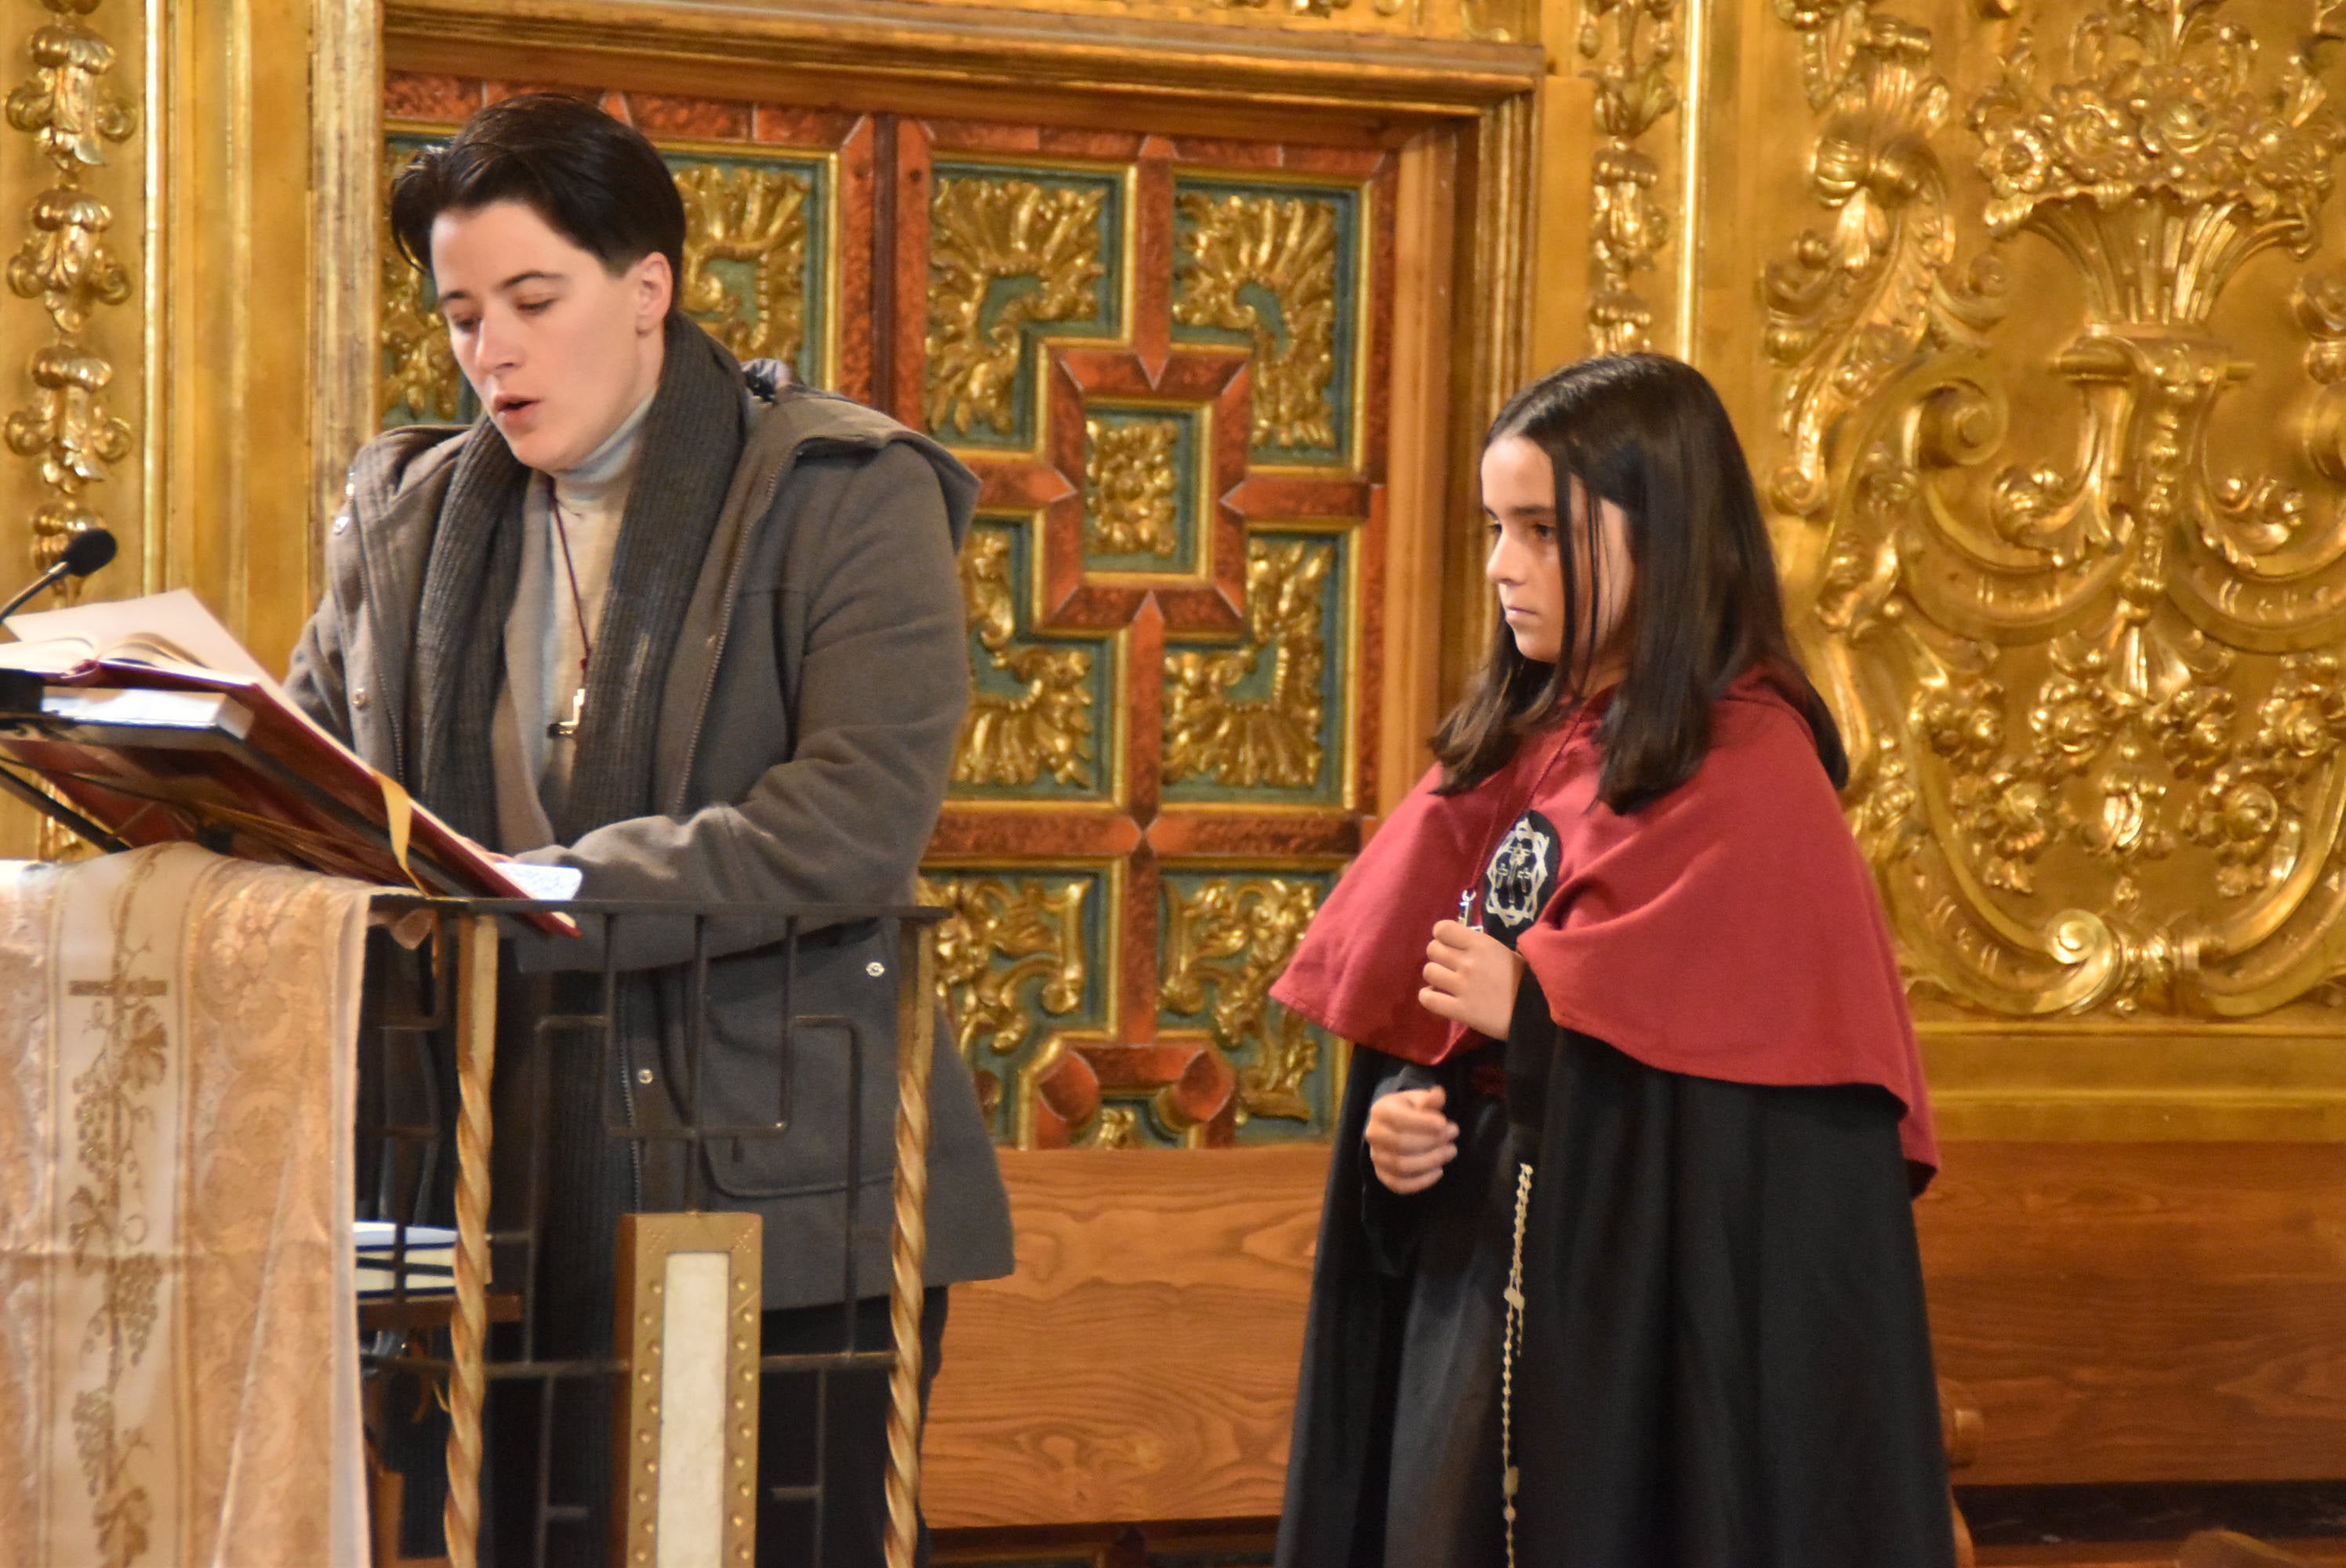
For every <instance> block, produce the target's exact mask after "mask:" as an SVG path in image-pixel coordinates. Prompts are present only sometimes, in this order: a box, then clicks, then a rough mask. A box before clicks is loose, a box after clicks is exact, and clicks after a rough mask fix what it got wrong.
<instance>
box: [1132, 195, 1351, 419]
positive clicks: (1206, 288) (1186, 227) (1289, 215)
mask: <svg viewBox="0 0 2346 1568" xmlns="http://www.w3.org/2000/svg"><path fill="white" fill-rule="evenodd" d="M1179 212H1180V216H1181V219H1182V223H1183V228H1182V230H1181V233H1180V238H1179V247H1180V258H1179V260H1178V264H1177V267H1176V271H1175V279H1176V283H1177V288H1176V291H1175V294H1174V298H1173V320H1174V321H1176V322H1178V323H1179V324H1180V325H1182V326H1185V327H1214V328H1219V329H1220V330H1222V331H1233V332H1245V333H1248V334H1250V336H1251V337H1252V338H1253V339H1254V362H1253V377H1254V443H1255V445H1256V446H1258V447H1265V446H1270V447H1287V448H1292V449H1302V450H1325V449H1328V448H1331V447H1333V446H1334V445H1335V444H1336V423H1335V407H1334V404H1333V402H1332V401H1331V398H1330V396H1329V389H1330V387H1331V385H1332V384H1333V383H1334V382H1335V377H1336V296H1337V288H1338V280H1337V276H1336V264H1337V257H1338V253H1339V250H1340V246H1339V244H1338V232H1339V230H1338V222H1337V211H1336V204H1335V203H1334V202H1332V201H1324V200H1314V199H1311V198H1308V197H1284V196H1256V195H1230V196H1217V195H1211V194H1209V193H1208V192H1205V191H1199V190H1192V191H1185V192H1183V193H1182V196H1181V199H1180V202H1179ZM1254 289H1260V290H1262V291H1263V292H1264V293H1266V294H1268V295H1269V296H1270V300H1272V301H1273V302H1274V304H1275V313H1276V316H1277V320H1276V321H1271V320H1267V319H1266V317H1265V313H1264V312H1263V311H1259V310H1257V309H1256V308H1255V306H1254V304H1253V303H1252V302H1251V301H1250V300H1249V299H1248V298H1247V294H1248V292H1249V290H1254Z"/></svg>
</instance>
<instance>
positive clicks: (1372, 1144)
mask: <svg viewBox="0 0 2346 1568" xmlns="http://www.w3.org/2000/svg"><path fill="white" fill-rule="evenodd" d="M1442 1100H1443V1094H1442V1091H1441V1089H1440V1088H1438V1087H1437V1088H1432V1089H1396V1090H1395V1091H1393V1093H1392V1094H1390V1095H1384V1096H1383V1097H1382V1098H1380V1099H1378V1100H1377V1101H1376V1102H1375V1103H1373V1104H1372V1105H1370V1106H1369V1130H1368V1132H1367V1134H1366V1135H1365V1138H1366V1142H1367V1144H1368V1145H1369V1164H1370V1165H1371V1166H1373V1167H1374V1168H1375V1170H1376V1173H1377V1179H1378V1180H1379V1181H1381V1182H1382V1183H1384V1184H1385V1186H1388V1187H1390V1188H1392V1190H1393V1191H1395V1192H1397V1193H1401V1194H1403V1195H1404V1196H1406V1195H1407V1194H1410V1193H1413V1192H1423V1191H1424V1190H1425V1189H1426V1188H1427V1187H1430V1186H1433V1184H1434V1183H1435V1182H1438V1181H1440V1180H1441V1179H1442V1167H1443V1166H1446V1165H1448V1164H1449V1163H1450V1162H1451V1161H1452V1160H1454V1159H1455V1158H1457V1157H1458V1124H1457V1123H1455V1122H1454V1121H1452V1120H1451V1119H1450V1118H1449V1117H1447V1116H1445V1115H1443V1114H1442Z"/></svg>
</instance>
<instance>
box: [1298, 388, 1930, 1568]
mask: <svg viewBox="0 0 2346 1568" xmlns="http://www.w3.org/2000/svg"><path fill="white" fill-rule="evenodd" d="M1482 491H1483V504H1484V511H1485V514H1487V517H1488V521H1489V527H1490V533H1491V548H1490V555H1489V560H1488V564H1487V565H1486V568H1485V574H1486V575H1487V576H1488V578H1489V580H1490V582H1491V584H1492V585H1493V586H1494V588H1495V589H1496V591H1497V595H1498V603H1499V609H1500V616H1501V624H1500V626H1499V627H1498V629H1497V634H1496V636H1495V638H1494V644H1493V647H1492V650H1491V654H1490V657H1489V660H1488V662H1487V663H1486V665H1485V666H1484V669H1483V670H1482V672H1481V674H1480V675H1479V676H1478V677H1477V678H1476V680H1475V682H1474V686H1473V687H1472V688H1471V690H1470V691H1469V693H1468V695H1467V696H1466V697H1465V699H1464V701H1463V702H1462V703H1461V704H1460V705H1459V707H1458V708H1457V709H1456V710H1455V711H1454V713H1452V714H1451V716H1450V717H1449V718H1448V720H1447V721H1446V722H1445V723H1444V724H1443V727H1442V729H1441V731H1440V733H1439V734H1438V735H1437V736H1436V737H1435V738H1434V752H1435V756H1436V758H1437V759H1438V762H1437V766H1436V767H1435V768H1434V769H1433V771H1432V772H1431V773H1430V774H1429V775H1428V776H1427V778H1426V779H1425V780H1424V781H1423V783H1422V784H1420V785H1419V787H1418V788H1417V789H1416V790H1415V791H1414V792H1413V794H1412V795H1411V796H1410V797H1409V798H1408V799H1406V800H1405V801H1404V802H1403V804H1402V805H1401V806H1400V807H1399V808H1398V809H1396V810H1395V811H1394V812H1393V814H1392V817H1391V818H1390V819H1389V820H1387V821H1386V822H1385V824H1384V825H1383V827H1382V829H1381V830H1379V831H1378V833H1377V835H1376V837H1375V839H1374V840H1372V843H1371V844H1370V846H1369V848H1368V849H1367V850H1365V851H1364V852H1363V853H1362V856H1361V858H1360V859H1359V860H1358V861H1356V862H1355V863H1354V865H1353V866H1352V869H1351V871H1349V872H1348V873H1347V874H1346V876H1345V878H1344V880H1343V881H1341V883H1340V884H1339V885H1338V887H1337V889H1336V891H1335V892H1334V894H1333V895H1332V896H1331V898H1330V899H1329V901H1328V902H1327V904H1326V905H1325V907H1324V908H1323V909H1322V910H1321V913H1320V916H1319V918H1318V920H1317V921H1316V922H1315V923H1314V926H1313V928H1312V930H1311V932H1310V933H1309V935H1308V936H1307V938H1306V940H1305V942H1304V943H1303V944H1302V947H1301V950H1300V951H1299V952H1298V953H1297V955H1296V958H1295V961H1294V962H1293V963H1292V964H1291V965H1290V968H1289V970H1288V972H1287V973H1286V975H1285V976H1284V977H1283V978H1282V980H1281V981H1280V983H1279V984H1278V985H1277V986H1276V987H1275V988H1274V994H1275V995H1276V996H1278V997H1279V998H1280V1000H1281V1001H1282V1002H1284V1003H1286V1004H1287V1005H1288V1006H1290V1007H1291V1008H1293V1009H1295V1010H1296V1011H1297V1012H1299V1013H1302V1014H1304V1015H1305V1016H1307V1017H1310V1018H1312V1019H1314V1020H1316V1021H1317V1022H1319V1023H1321V1024H1322V1025H1324V1026H1325V1027H1327V1028H1328V1029H1330V1030H1331V1031H1332V1032H1334V1033H1337V1034H1340V1035H1342V1036H1344V1037H1345V1038H1347V1039H1350V1040H1352V1041H1354V1042H1357V1043H1358V1044H1357V1047H1356V1050H1355V1054H1354V1059H1353V1066H1352V1078H1351V1089H1350V1091H1349V1095H1348V1098H1347V1101H1346V1105H1345V1107H1344V1113H1343V1121H1342V1125H1341V1128H1340V1131H1339V1134H1338V1137H1337V1145H1336V1156H1335V1160H1334V1163H1333V1166H1332V1169H1331V1174H1330V1179H1329V1188H1328V1199H1327V1208H1326V1213H1325V1216H1324V1217H1323V1220H1322V1227H1321V1239H1320V1249H1319V1255H1318V1262H1317V1266H1316V1273H1315V1276H1314V1279H1313V1286H1312V1299H1311V1317H1310V1326H1309V1329H1308V1337H1307V1339H1306V1344H1305V1351H1304V1366H1303V1373H1302V1380H1301V1388H1300V1390H1299V1393H1298V1400H1297V1408H1296V1415H1295V1439H1294V1446H1293V1451H1292V1457H1291V1459H1290V1469H1289V1472H1288V1490H1287V1503H1286V1512H1285V1517H1284V1519H1283V1520H1282V1522H1281V1527H1280V1545H1279V1556H1278V1561H1279V1563H1281V1564H1282V1565H1286V1568H1321V1565H1331V1568H1332V1565H1337V1564H1343V1565H1371V1568H1373V1565H1379V1564H1383V1565H1389V1568H1442V1565H1444V1564H1458V1565H1461V1568H1464V1565H1470V1564H1471V1565H1474V1568H1487V1565H1494V1564H1499V1563H1519V1564H1524V1565H1525V1568H1533V1565H1536V1568H1811V1565H1813V1564H1817V1563H1863V1564H1865V1565H1866V1568H1948V1565H1950V1564H1952V1563H1953V1550H1954V1548H1953V1525H1952V1519H1951V1514H1950V1510H1949V1505H1948V1497H1947V1481H1946V1470H1945V1462H1944V1454H1943V1449H1942V1446H1941V1439H1940V1431H1939V1418H1938V1410H1937V1400H1936V1389H1935V1382H1934V1380H1933V1374H1932V1367H1931V1347H1930V1338H1929V1331H1928V1327H1927V1323H1926V1321H1925V1317H1924V1311H1923V1286H1922V1272H1921V1266H1920V1262H1919V1259H1918V1256H1917V1252H1916V1247H1915V1240H1914V1227H1913V1217H1912V1215H1911V1212H1910V1207H1909V1206H1910V1197H1911V1193H1912V1191H1913V1190H1914V1188H1915V1187H1917V1186H1919V1185H1920V1184H1921V1183H1922V1182H1923V1180H1926V1179H1927V1178H1928V1176H1929V1174H1930V1172H1931V1170H1932V1169H1933V1166H1934V1165H1935V1163H1936V1159H1937V1156H1936V1152H1935V1147H1934V1145H1933V1139H1932V1133H1931V1122H1930V1112H1929V1109H1928V1105H1927V1104H1926V1101H1925V1098H1924V1091H1923V1077H1922V1072H1921V1067H1920V1062H1919V1058H1918V1056H1917V1054H1916V1051H1915V1046H1914V1040H1913V1029H1912V1026H1911V1025H1910V1023H1909V1022H1908V1020H1907V1016H1906V1012H1905V1005H1904V999H1903V993H1902V987H1901V983H1900V980H1899V974H1898V966H1897V962H1896V959H1895V956H1894V954H1893V952H1892V947H1891V942H1890V938H1889V933H1888V931H1887V928H1886V926H1885V924H1884V922H1883V920H1882V913H1881V911H1880V906H1879V903H1878V901H1877V899H1876V896H1875V893H1874V891H1873V886H1872V879H1871V876H1870V873H1869V871H1868V870H1867V867H1866V865H1865V862H1864V860H1863V859H1862V856H1861V855H1860V854H1859V852H1858V850H1857V847H1856V845H1855V843H1854V842H1853V841H1852V840H1851V836H1850V833H1849V830H1848V829H1847V827H1846V826H1845V824H1844V823H1843V820H1842V819H1841V812H1840V809H1839V805H1838V801H1837V799H1836V797H1835V790H1836V789H1837V787H1838V786H1839V785H1840V784H1841V782H1843V780H1844V777H1845V774H1846V767H1847V765H1846V762H1845V760H1844V758H1843V754H1842V750H1841V741H1840V738H1839V734H1838V731H1837V730H1836V728H1835V727H1834V724H1833V721H1832V718H1831V715H1830V714H1829V713H1828V711H1827V710H1826V708H1825V707H1824V704H1823V702H1822V701H1821V699H1820V698H1819V697H1818V696H1817V694H1816V692H1815V690H1814V689H1813V688H1812V687H1811V686H1810V684H1809V682H1808V680H1807V678H1806V677H1804V676H1803V675H1802V674H1801V672H1800V667H1799V665H1798V664H1797V662H1796V661H1795V659H1794V657H1793V655H1792V653H1791V650H1790V645H1789V643H1788V640H1787V636H1786V632H1785V628H1784V620H1783V611H1782V607H1781V603H1780V594H1779V590H1778V586H1777V582H1776V575H1775V568H1774V564H1773V561H1772V558H1771V556H1770V552H1769V544H1768V536H1767V533H1766V529H1765V527H1764V525H1763V524H1762V522H1761V519H1760V509H1759V505H1758V502H1757V500H1756V498H1755V496H1754V494H1753V492H1752V486H1751V481H1750V476H1749V470H1748V468H1747V466H1746V464H1745V460H1744V457H1743V453H1742V451H1741V449H1740V447H1739V444H1738V443H1737V441H1736V438H1735V433H1734V430H1733V427H1732V425H1731V424H1730V423H1729V419H1728V416H1727V412H1726V410H1725V409H1724V407H1722V406H1721V404H1720V402H1719V398H1718V396H1717V394H1716V393H1715V392H1713V391H1712V389H1711V388H1710V386H1709V383H1708V382H1705V381H1704V380H1703V379H1702V377H1701V376H1700V375H1698V373H1697V372H1695V371H1693V370H1692V369H1690V368H1689V367H1688V366H1686V365H1684V364H1681V363H1678V361H1672V360H1668V359H1663V358H1659V357H1657V356H1653V355H1644V354H1639V355H1628V356H1621V357H1611V358H1604V359H1596V360H1590V361H1585V362H1582V363H1579V364H1576V365H1572V366H1569V367H1567V368H1566V369H1564V370H1561V371H1558V372H1554V373H1553V374H1551V375H1549V376H1547V377H1545V379H1543V380H1542V381H1540V382H1536V383H1535V384H1534V385H1533V386H1531V387H1529V388H1527V389H1525V391H1524V392H1522V393H1520V394H1519V395H1518V396H1517V397H1516V398H1515V400H1514V401H1513V402H1510V403H1509V404H1508V405H1507V407H1506V409H1505V411H1504V412H1502V413H1501V414H1500V416H1499V418H1498V420H1497V422H1496V423H1494V425H1493V427H1492V429H1491V433H1490V435H1489V437H1488V440H1487V442H1486V443H1485V446H1484V455H1483V461H1482Z"/></svg>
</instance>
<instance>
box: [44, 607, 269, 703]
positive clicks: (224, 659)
mask: <svg viewBox="0 0 2346 1568" xmlns="http://www.w3.org/2000/svg"><path fill="white" fill-rule="evenodd" d="M8 626H9V629H10V630H12V631H14V632H15V634H16V636H17V637H18V638H19V639H21V640H22V641H24V642H26V643H42V644H50V645H55V646H56V647H58V648H59V650H60V651H64V649H65V648H66V647H67V646H68V645H69V644H71V643H75V642H78V643H81V644H84V645H86V646H87V649H88V653H87V657H92V658H133V659H138V660H139V661H140V662H141V663H144V664H156V663H160V662H162V661H163V660H165V659H170V660H176V661H178V662H181V663H186V664H192V665H195V666H198V667H200V668H204V669H209V670H210V671H212V672H213V673H214V674H217V675H224V676H230V677H234V678H236V679H239V680H250V681H254V682H257V683H258V684H259V685H260V687H262V688H263V689H264V690H266V691H267V692H268V693H269V694H270V696H271V697H276V698H277V699H278V700H279V701H280V702H282V701H284V700H285V693H284V692H283V691H282V690H281V689H280V688H279V687H278V685H277V682H276V680H275V679H274V678H273V677H271V676H270V673H269V671H268V670H266V669H264V668H263V667H261V663H260V660H259V659H257V658H254V657H252V655H251V654H250V653H249V652H247V651H246V649H245V646H244V645H243V644H242V643H240V642H239V641H237V640H236V634H235V633H233V632H231V631H230V630H229V629H228V628H227V627H226V626H222V625H220V623H219V617H218V616H214V615H213V614H212V613H211V611H210V610H209V609H207V608H206V607H205V606H204V602H203V600H201V599H199V598H198V597H196V596H195V594H194V592H193V591H192V590H190V589H187V588H174V589H172V590H171V591H170V592H169V593H168V594H149V595H148V596H145V597H144V598H138V599H99V600H96V601H94V602H92V603H90V604H87V605H73V606H67V607H66V608H65V609H62V610H40V611H37V612H33V613H29V614H18V615H16V616H12V617H10V619H9V622H8ZM11 651H13V650H11V649H9V648H6V647H0V665H13V666H15V667H18V668H23V667H26V666H23V665H19V664H16V663H15V660H11V659H10V658H8V657H7V655H8V654H9V653H10V652H11ZM27 651H28V652H29V651H30V650H27ZM158 655H160V656H161V658H158V657H157V656H158Z"/></svg>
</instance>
